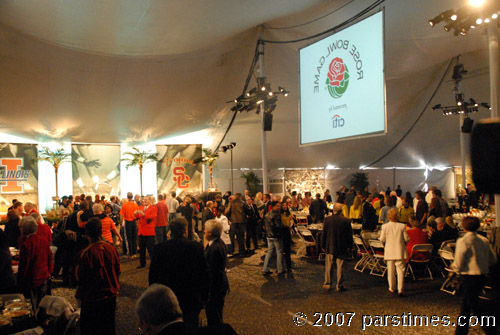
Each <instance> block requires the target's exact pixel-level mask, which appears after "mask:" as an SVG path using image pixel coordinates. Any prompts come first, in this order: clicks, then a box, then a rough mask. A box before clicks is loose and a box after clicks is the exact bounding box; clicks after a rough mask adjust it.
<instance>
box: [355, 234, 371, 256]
mask: <svg viewBox="0 0 500 335" xmlns="http://www.w3.org/2000/svg"><path fill="white" fill-rule="evenodd" d="M352 239H353V241H354V244H355V245H356V249H358V252H359V253H361V254H367V253H370V251H369V249H368V248H367V247H366V246H365V244H364V243H363V240H362V239H361V237H359V236H356V235H354V236H353V237H352Z"/></svg>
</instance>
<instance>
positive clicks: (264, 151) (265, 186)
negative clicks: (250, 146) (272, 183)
mask: <svg viewBox="0 0 500 335" xmlns="http://www.w3.org/2000/svg"><path fill="white" fill-rule="evenodd" d="M263 30H264V28H262V30H261V33H260V34H261V38H262V32H263ZM259 77H261V78H263V77H265V73H264V43H263V42H262V41H261V42H260V43H259ZM257 89H259V90H260V87H258V88H257ZM264 105H265V102H263V103H261V104H260V120H261V130H262V131H261V146H262V191H263V193H264V194H265V193H268V192H269V188H268V180H267V137H266V132H265V131H264V111H265V106H264Z"/></svg>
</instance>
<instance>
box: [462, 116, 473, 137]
mask: <svg viewBox="0 0 500 335" xmlns="http://www.w3.org/2000/svg"><path fill="white" fill-rule="evenodd" d="M473 124H474V120H472V119H471V118H470V117H466V118H465V119H464V124H463V125H462V133H468V134H469V133H470V132H471V131H472V125H473Z"/></svg>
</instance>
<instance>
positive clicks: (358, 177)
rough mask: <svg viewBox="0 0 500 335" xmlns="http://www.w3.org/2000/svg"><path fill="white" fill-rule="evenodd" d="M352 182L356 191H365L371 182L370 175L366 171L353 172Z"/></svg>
mask: <svg viewBox="0 0 500 335" xmlns="http://www.w3.org/2000/svg"><path fill="white" fill-rule="evenodd" d="M350 184H351V186H354V188H355V189H356V191H364V190H365V188H367V187H368V185H369V184H370V183H369V182H368V175H367V174H366V173H365V172H357V173H353V174H352V178H351V183H350Z"/></svg>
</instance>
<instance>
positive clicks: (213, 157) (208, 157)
mask: <svg viewBox="0 0 500 335" xmlns="http://www.w3.org/2000/svg"><path fill="white" fill-rule="evenodd" d="M203 154H204V155H203V157H202V158H201V162H202V163H203V164H205V165H208V174H209V175H210V187H212V186H213V178H212V172H213V167H214V166H216V162H217V159H218V158H219V153H218V152H217V151H212V150H210V149H203Z"/></svg>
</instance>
